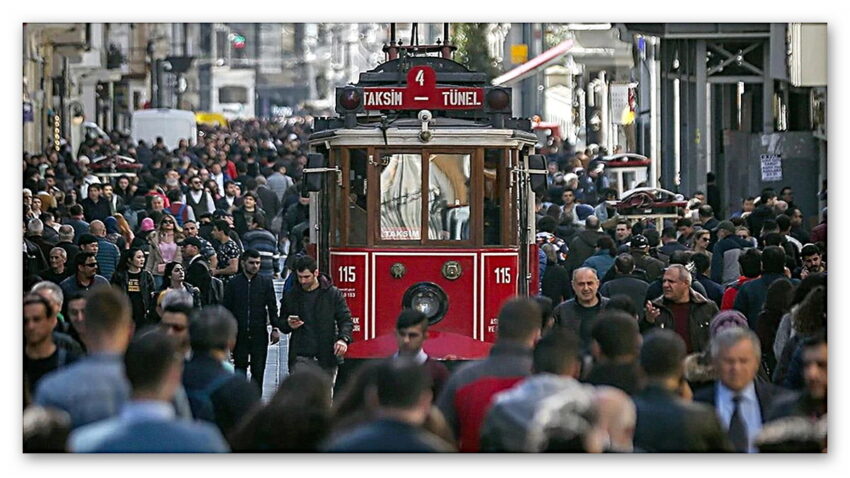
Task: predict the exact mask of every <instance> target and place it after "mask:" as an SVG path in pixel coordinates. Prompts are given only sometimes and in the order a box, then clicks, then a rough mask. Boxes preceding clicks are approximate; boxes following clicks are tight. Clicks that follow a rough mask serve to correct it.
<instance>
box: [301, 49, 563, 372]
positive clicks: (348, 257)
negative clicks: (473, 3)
mask: <svg viewBox="0 0 850 478" xmlns="http://www.w3.org/2000/svg"><path fill="white" fill-rule="evenodd" d="M392 36H393V37H394V35H392ZM394 40H395V39H394V38H392V42H391V43H390V46H386V47H384V51H385V53H386V55H387V61H386V62H385V63H383V64H381V65H379V66H378V67H377V68H375V69H374V70H371V71H368V72H365V73H361V75H360V78H359V82H358V83H357V84H352V85H348V86H344V87H339V88H337V90H336V112H337V113H338V115H339V116H338V117H335V118H318V119H316V120H315V124H314V133H313V134H312V135H311V137H310V139H309V143H310V149H311V151H312V153H311V154H310V155H309V161H308V165H307V168H305V170H304V173H305V185H306V187H305V189H306V190H307V191H310V195H311V198H312V199H311V222H312V224H311V228H310V234H311V237H310V239H311V241H310V242H311V244H315V246H316V249H315V250H316V253H317V255H318V257H317V259H318V263H319V268H320V270H321V271H322V272H325V273H327V274H328V275H330V277H331V278H332V279H333V281H334V284H335V285H336V286H337V287H339V288H340V289H341V290H342V292H343V293H344V294H345V296H346V298H347V301H348V305H349V308H350V309H351V314H352V320H353V322H354V342H353V343H352V344H351V346H350V348H349V350H348V353H347V355H346V357H349V358H356V359H357V358H377V357H386V356H388V355H391V354H392V353H393V352H394V351H395V350H396V342H395V335H394V333H395V319H396V316H397V315H398V313H399V311H400V310H401V309H402V308H403V307H414V308H417V309H419V310H421V311H423V312H424V313H425V314H426V315H428V317H429V320H430V323H431V324H432V325H431V327H430V337H429V340H428V341H427V342H426V343H425V351H426V352H427V353H428V354H429V355H430V356H432V357H434V358H438V359H474V358H480V357H483V356H485V355H487V353H488V352H489V349H490V347H491V345H492V343H493V342H494V341H495V337H496V328H497V326H498V323H497V315H498V311H499V308H500V306H501V304H502V303H503V302H504V301H505V300H506V299H508V298H510V297H512V296H515V295H517V294H528V291H534V290H537V289H536V288H537V281H538V278H537V275H538V274H537V271H538V269H537V263H538V260H537V250H536V246H535V245H534V236H535V231H534V222H535V221H534V217H535V216H534V192H533V190H534V189H535V188H537V189H538V190H539V188H540V187H545V176H544V174H545V172H546V171H545V166H544V164H545V163H544V160H543V157H542V156H540V155H535V154H534V145H535V143H536V142H537V137H536V136H535V134H533V132H532V129H531V122H530V121H529V120H527V119H518V118H513V117H511V90H510V89H505V88H499V87H493V86H488V84H487V78H486V75H484V74H482V73H477V72H473V71H470V70H469V69H467V68H466V67H465V66H463V65H461V64H460V63H457V62H455V61H453V60H452V59H451V54H452V51H453V50H454V47H452V46H448V45H410V46H400V45H395V41H394Z"/></svg>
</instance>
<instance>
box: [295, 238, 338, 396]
mask: <svg viewBox="0 0 850 478" xmlns="http://www.w3.org/2000/svg"><path fill="white" fill-rule="evenodd" d="M294 271H295V274H296V276H297V278H298V286H297V287H292V288H291V289H289V290H288V291H286V292H285V293H284V295H283V299H282V300H281V302H280V320H279V322H280V323H279V327H280V331H281V332H283V333H285V334H291V335H290V338H289V371H290V373H291V372H293V371H294V370H295V369H296V368H297V367H298V366H299V365H303V364H305V363H314V364H317V365H319V366H320V367H321V368H322V369H324V370H325V371H326V372H327V373H328V374H329V375H330V376H331V377H332V380H334V381H335V380H336V372H337V367H338V364H339V363H341V362H342V358H343V357H344V356H345V353H346V352H347V351H348V344H350V343H351V332H352V330H353V329H354V324H353V322H352V321H351V311H350V310H349V309H348V304H346V302H345V298H344V297H343V295H342V292H340V291H339V289H337V288H336V287H334V286H333V285H332V284H331V281H330V278H328V277H327V276H326V275H324V274H320V273H319V271H318V267H317V265H316V260H315V259H313V258H312V257H310V256H306V255H305V256H302V257H299V258H298V259H296V260H295V264H294Z"/></svg>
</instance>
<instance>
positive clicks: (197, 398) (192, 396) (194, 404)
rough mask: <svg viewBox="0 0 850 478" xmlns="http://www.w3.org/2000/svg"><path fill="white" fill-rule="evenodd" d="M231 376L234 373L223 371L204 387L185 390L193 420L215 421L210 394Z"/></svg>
mask: <svg viewBox="0 0 850 478" xmlns="http://www.w3.org/2000/svg"><path fill="white" fill-rule="evenodd" d="M233 377H234V375H232V374H229V373H223V374H221V375H219V376H218V377H215V378H214V379H213V380H212V381H211V382H210V383H208V384H207V386H206V387H204V388H201V389H193V390H188V389H187V390H186V397H187V398H188V399H189V406H190V407H191V409H192V416H193V417H195V420H205V421H208V422H211V423H215V407H214V406H213V403H212V394H213V393H215V392H216V390H218V389H219V388H220V387H221V386H222V385H224V384H225V383H227V382H229V381H230V380H231V379H232V378H233Z"/></svg>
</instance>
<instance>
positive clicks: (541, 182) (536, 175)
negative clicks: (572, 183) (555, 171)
mask: <svg viewBox="0 0 850 478" xmlns="http://www.w3.org/2000/svg"><path fill="white" fill-rule="evenodd" d="M528 169H529V172H530V173H531V178H530V179H531V190H532V191H534V192H536V193H540V194H545V192H546V173H547V171H546V156H543V155H542V154H532V155H530V156H529V157H528Z"/></svg>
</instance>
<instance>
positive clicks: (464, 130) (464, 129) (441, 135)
mask: <svg viewBox="0 0 850 478" xmlns="http://www.w3.org/2000/svg"><path fill="white" fill-rule="evenodd" d="M469 123H470V122H464V121H463V120H456V119H450V118H439V119H437V120H435V121H434V123H433V124H431V130H430V131H431V132H432V137H431V139H430V141H428V142H423V141H421V140H420V139H419V133H420V131H421V128H420V125H421V123H420V122H419V121H415V120H413V121H411V120H404V121H402V120H399V121H397V122H394V123H392V124H391V125H390V127H388V128H387V129H386V142H385V140H384V132H383V131H382V129H381V128H380V123H378V124H376V125H358V126H356V127H354V128H336V129H327V130H324V131H319V132H316V133H314V134H312V135H311V136H310V139H309V141H308V142H309V143H310V144H311V145H317V144H322V143H326V144H327V146H329V147H330V146H337V147H339V146H376V147H383V146H390V147H416V148H422V147H442V146H452V147H476V146H485V147H510V148H521V147H526V146H533V145H534V144H536V143H537V141H538V138H537V136H536V135H535V134H534V133H530V132H527V131H522V130H518V129H508V128H493V127H482V126H481V125H476V124H469Z"/></svg>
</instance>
